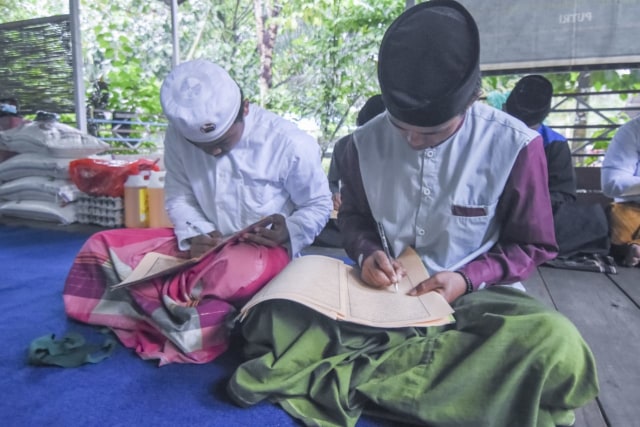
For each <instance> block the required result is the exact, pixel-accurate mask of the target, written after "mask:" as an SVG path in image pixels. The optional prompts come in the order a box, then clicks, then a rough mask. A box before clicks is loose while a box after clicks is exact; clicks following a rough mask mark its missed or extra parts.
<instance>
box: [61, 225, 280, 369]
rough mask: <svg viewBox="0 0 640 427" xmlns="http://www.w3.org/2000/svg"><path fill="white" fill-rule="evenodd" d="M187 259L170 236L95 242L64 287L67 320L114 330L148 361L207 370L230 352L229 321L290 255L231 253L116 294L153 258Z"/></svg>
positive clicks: (231, 249) (250, 250)
mask: <svg viewBox="0 0 640 427" xmlns="http://www.w3.org/2000/svg"><path fill="white" fill-rule="evenodd" d="M150 251H154V252H160V253H163V254H167V255H172V256H188V254H187V253H185V252H180V251H179V250H178V247H177V242H176V239H175V237H174V234H173V230H172V229H169V228H166V229H165V228H155V229H154V228H146V229H117V230H108V231H102V232H99V233H96V234H94V235H93V236H91V237H90V238H89V239H88V240H87V242H86V243H85V244H84V245H83V247H82V248H81V249H80V252H79V253H78V255H77V257H76V259H75V261H74V263H73V266H72V267H71V270H70V272H69V275H68V276H67V279H66V282H65V287H64V294H63V298H64V305H65V310H66V313H67V315H68V316H70V317H71V318H73V319H76V320H78V321H80V322H84V323H89V324H93V325H101V326H107V327H109V328H111V329H112V330H113V331H114V332H115V334H116V335H117V336H118V338H119V339H120V341H121V342H122V344H123V345H125V346H126V347H129V348H133V349H135V351H136V352H137V353H138V354H139V355H140V357H142V358H143V359H158V360H159V364H160V366H162V365H165V364H167V363H173V362H178V363H206V362H209V361H211V360H213V359H215V358H216V357H217V356H218V355H220V354H221V353H222V352H224V351H225V350H226V349H227V347H228V342H229V339H228V335H229V327H228V325H229V323H228V322H229V321H230V320H231V319H232V318H233V315H234V314H235V312H236V311H237V308H239V307H240V306H241V305H242V304H243V303H244V302H246V301H247V300H248V299H249V298H250V297H251V296H252V295H253V294H254V293H255V292H257V291H258V290H259V289H260V288H261V287H262V286H264V285H265V284H266V283H267V282H268V281H269V280H270V279H271V278H272V277H273V276H275V275H276V274H277V273H278V272H279V271H280V270H282V269H283V268H284V267H285V265H286V264H287V263H288V261H289V257H288V255H287V253H286V251H285V250H284V249H283V248H280V247H278V248H268V247H264V246H257V245H252V244H247V243H238V244H234V245H230V246H226V247H224V248H223V249H222V250H221V251H220V252H218V253H214V254H210V255H208V256H207V257H205V258H204V259H203V260H202V261H201V262H200V263H198V264H197V265H195V266H192V267H190V268H189V269H187V270H184V271H182V272H180V273H177V274H175V275H171V276H167V277H163V278H157V279H153V280H150V281H149V282H147V283H142V284H139V285H135V286H132V287H130V288H124V289H118V290H115V291H110V290H109V286H110V285H112V284H115V283H118V282H120V281H121V280H123V279H124V278H126V277H127V275H128V274H129V273H130V272H131V271H132V270H133V268H134V267H135V266H136V265H137V264H138V262H139V261H140V259H141V258H142V257H143V256H144V254H146V253H147V252H150Z"/></svg>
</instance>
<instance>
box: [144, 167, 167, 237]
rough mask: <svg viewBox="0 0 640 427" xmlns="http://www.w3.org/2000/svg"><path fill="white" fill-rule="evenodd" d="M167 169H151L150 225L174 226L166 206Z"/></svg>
mask: <svg viewBox="0 0 640 427" xmlns="http://www.w3.org/2000/svg"><path fill="white" fill-rule="evenodd" d="M165 175H166V171H151V174H150V175H149V183H148V186H147V194H148V196H149V227H173V224H172V223H171V220H170V219H169V216H168V215H167V210H166V209H165V207H164V177H165Z"/></svg>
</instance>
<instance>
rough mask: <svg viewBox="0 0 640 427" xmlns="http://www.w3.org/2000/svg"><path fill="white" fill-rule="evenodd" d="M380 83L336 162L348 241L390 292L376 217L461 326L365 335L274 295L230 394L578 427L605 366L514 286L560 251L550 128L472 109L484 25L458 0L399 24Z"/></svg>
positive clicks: (389, 268) (387, 44) (339, 413)
mask: <svg viewBox="0 0 640 427" xmlns="http://www.w3.org/2000/svg"><path fill="white" fill-rule="evenodd" d="M378 80H379V82H380V88H381V93H382V97H383V100H384V103H385V106H386V108H387V112H386V113H384V114H381V115H379V116H377V117H376V118H374V119H372V120H371V121H370V122H368V123H367V124H365V125H364V126H362V127H360V128H358V129H357V130H356V131H355V132H354V135H353V141H352V143H350V144H349V145H348V146H347V147H346V149H345V155H344V158H343V161H344V163H343V164H344V166H345V167H344V169H343V170H344V173H343V188H342V191H343V193H342V194H343V202H342V206H341V208H340V211H339V213H338V220H339V224H340V229H341V230H342V233H343V236H344V245H345V249H346V251H347V253H348V254H349V256H350V257H351V258H352V259H353V260H354V261H357V262H358V264H359V265H360V267H361V273H360V274H361V278H362V279H363V281H365V282H366V283H367V284H368V285H369V286H371V287H374V288H380V289H382V290H381V292H386V289H387V287H389V286H391V285H392V284H393V283H394V282H395V281H396V280H397V277H398V276H399V275H402V274H403V268H402V266H401V265H400V264H399V263H398V262H397V261H393V262H389V260H388V258H387V256H386V255H385V252H384V250H383V244H382V242H381V239H380V235H381V234H382V233H380V234H379V233H378V230H377V227H378V225H381V226H382V227H383V228H384V231H385V233H384V234H386V236H387V237H388V241H389V246H390V247H391V249H392V252H393V254H394V255H396V256H397V255H399V254H400V253H402V252H403V251H404V249H405V248H407V247H412V248H413V249H415V251H416V252H417V253H418V254H419V255H420V257H421V259H422V261H423V264H424V265H425V267H426V268H427V270H428V272H429V274H430V277H429V278H428V279H427V280H425V281H423V282H422V283H420V284H419V285H417V286H416V287H415V288H414V289H413V290H412V291H410V292H409V295H418V294H422V293H426V292H429V291H435V292H439V293H440V294H441V295H442V296H443V297H444V298H446V300H447V301H449V302H450V303H451V305H452V306H453V308H454V309H455V313H454V317H455V323H453V324H451V325H446V326H434V327H429V328H415V327H406V328H395V329H384V328H372V327H369V326H364V325H357V324H351V323H345V322H340V321H335V320H333V319H330V318H327V317H325V316H324V315H322V314H321V313H318V312H315V311H313V310H311V309H309V308H307V307H305V306H302V305H299V304H293V303H288V302H287V303H283V302H281V301H271V302H269V301H267V302H263V303H261V304H259V305H257V306H256V307H254V308H253V309H252V310H251V311H250V312H249V313H248V316H247V318H246V320H245V321H244V322H243V328H242V331H243V334H244V337H245V339H246V342H247V348H246V351H247V352H248V354H250V355H251V356H252V359H251V360H249V361H247V362H245V363H243V364H242V365H241V366H240V367H239V368H238V369H237V371H236V372H235V374H234V376H233V377H232V379H231V381H230V383H229V386H228V391H229V392H230V395H231V396H232V397H233V398H234V399H235V400H236V401H238V402H239V403H241V404H242V405H248V404H253V403H256V402H258V401H260V400H262V399H271V400H273V401H276V402H278V403H280V404H281V405H282V407H283V408H284V409H285V410H286V411H288V412H289V413H290V414H291V415H292V416H294V417H296V418H299V419H301V420H303V422H304V423H305V424H307V425H334V424H335V425H354V424H355V423H356V421H357V419H358V417H359V415H360V414H361V413H362V411H363V410H364V409H365V408H366V407H372V408H373V409H376V410H377V412H378V413H380V412H381V411H380V410H382V412H387V413H391V414H392V415H393V418H394V419H396V420H402V421H404V422H409V423H416V424H420V425H429V426H453V425H455V426H473V427H477V426H489V425H490V426H503V427H507V426H520V427H527V426H530V427H533V426H549V427H551V426H556V425H571V424H573V422H574V420H575V417H574V414H573V410H572V409H573V408H577V407H579V406H582V405H584V404H585V403H587V402H589V401H590V400H591V399H593V398H594V397H595V396H596V395H597V392H598V384H597V376H596V371H595V361H594V359H593V356H592V354H591V351H590V350H589V348H588V346H587V344H586V343H585V342H584V340H583V339H582V337H581V336H580V334H579V332H578V331H577V330H576V328H575V326H574V325H573V324H571V322H570V321H569V320H568V319H567V318H566V317H564V316H563V315H561V314H560V313H558V312H557V311H555V310H553V309H552V308H549V307H547V306H546V305H544V304H543V303H541V302H539V301H538V300H536V299H535V298H534V297H531V296H529V295H527V294H526V293H525V292H523V291H522V290H521V288H522V285H521V284H520V283H519V281H520V280H521V279H524V278H526V277H527V276H528V275H529V274H530V273H531V272H532V271H533V270H534V269H535V268H536V266H537V265H538V264H540V263H542V262H544V261H546V260H549V259H551V258H553V257H554V256H555V255H556V253H557V246H556V242H555V239H554V231H553V218H552V214H551V205H550V201H549V192H548V189H547V182H546V181H547V176H546V165H545V158H544V150H543V147H542V141H541V137H540V135H539V134H537V132H535V131H533V130H531V129H529V128H527V127H526V126H525V125H524V124H523V123H522V122H520V121H519V120H516V119H514V118H512V117H510V116H509V115H507V114H505V113H503V112H501V111H498V110H496V109H493V108H491V107H489V106H487V105H484V104H482V103H479V102H476V99H477V98H478V96H479V91H480V70H479V36H478V30H477V27H476V24H475V22H474V20H473V18H472V17H471V15H470V14H469V13H468V11H467V10H466V9H465V8H464V7H462V6H461V5H460V4H459V3H457V2H455V1H452V0H432V1H429V2H425V3H421V4H418V5H416V6H414V7H412V8H410V9H408V10H407V11H405V12H404V13H403V14H402V15H400V17H398V18H397V19H396V20H395V21H394V22H393V24H392V25H391V26H390V27H389V29H388V30H387V31H386V33H385V35H384V38H383V40H382V44H381V47H380V51H379V64H378ZM507 284H509V285H511V286H497V285H507ZM384 315H385V314H384V312H381V313H380V316H381V317H384ZM271 325H277V326H278V327H277V328H273V327H271ZM305 331H309V332H305Z"/></svg>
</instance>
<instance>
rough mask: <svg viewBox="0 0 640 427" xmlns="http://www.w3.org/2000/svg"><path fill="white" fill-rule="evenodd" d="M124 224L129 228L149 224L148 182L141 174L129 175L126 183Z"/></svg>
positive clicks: (142, 226)
mask: <svg viewBox="0 0 640 427" xmlns="http://www.w3.org/2000/svg"><path fill="white" fill-rule="evenodd" d="M124 226H125V227H128V228H144V227H148V226H149V202H148V195H147V182H146V180H145V179H144V176H143V175H141V174H138V175H129V177H127V181H126V182H125V183H124Z"/></svg>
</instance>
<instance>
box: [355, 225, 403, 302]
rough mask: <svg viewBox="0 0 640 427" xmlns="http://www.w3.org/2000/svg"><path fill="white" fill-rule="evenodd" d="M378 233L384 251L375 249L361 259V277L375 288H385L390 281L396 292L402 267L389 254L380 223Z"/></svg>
mask: <svg viewBox="0 0 640 427" xmlns="http://www.w3.org/2000/svg"><path fill="white" fill-rule="evenodd" d="M378 234H379V237H380V241H381V243H382V248H383V250H384V252H383V251H375V252H373V253H372V254H371V255H370V256H368V257H367V258H366V259H365V260H363V262H362V274H361V277H362V279H363V280H364V281H365V282H366V283H367V284H368V285H370V286H372V287H375V288H386V287H387V286H389V284H390V283H391V284H393V285H394V289H395V291H396V292H397V291H398V282H399V280H400V277H401V276H402V274H403V269H402V266H401V265H400V264H399V263H398V262H397V261H396V260H394V259H393V257H392V256H391V251H390V250H389V243H388V242H387V238H386V235H385V232H384V228H382V224H379V223H378Z"/></svg>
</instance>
